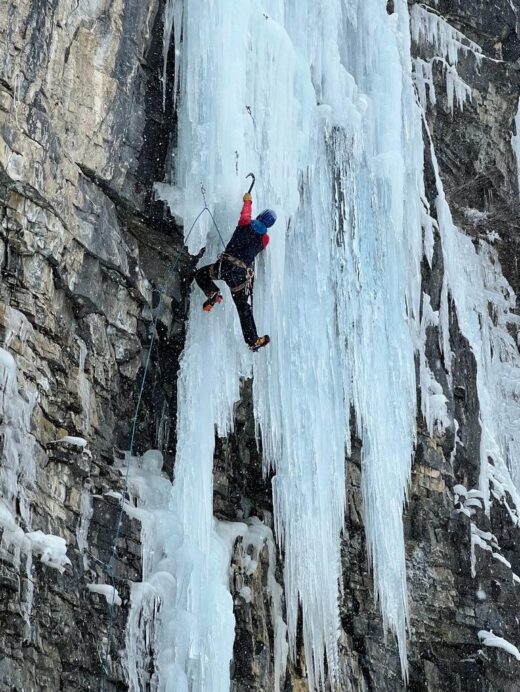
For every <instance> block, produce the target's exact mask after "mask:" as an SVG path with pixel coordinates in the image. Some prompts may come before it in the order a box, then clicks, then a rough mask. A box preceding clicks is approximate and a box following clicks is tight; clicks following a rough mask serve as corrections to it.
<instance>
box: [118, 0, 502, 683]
mask: <svg viewBox="0 0 520 692" xmlns="http://www.w3.org/2000/svg"><path fill="white" fill-rule="evenodd" d="M386 5H387V3H386V1H385V0H350V1H349V2H348V3H347V2H345V1H344V0H329V1H328V2H327V3H316V2H314V1H311V0H298V2H296V0H264V2H263V3H260V2H259V1H257V0H251V2H249V3H241V5H240V8H239V11H237V3H235V2H232V1H231V0H212V1H211V2H207V1H204V0H190V2H189V3H188V2H183V0H169V1H168V2H167V6H166V10H165V42H164V48H165V60H166V57H167V54H168V50H169V45H170V37H171V36H173V37H174V40H175V43H176V48H177V51H176V53H177V54H178V56H177V58H178V59H177V64H176V65H175V78H176V82H177V83H176V87H175V89H174V93H176V94H178V101H177V109H178V134H179V136H178V143H177V148H176V149H175V151H174V152H173V164H172V179H173V184H172V185H166V184H160V185H158V190H159V192H160V194H161V196H162V197H163V198H164V199H166V200H167V201H168V202H169V203H170V207H171V210H172V212H173V213H175V214H176V215H177V216H178V217H179V218H180V219H182V221H183V222H184V225H185V228H186V229H188V228H189V226H190V224H191V222H192V220H193V219H194V218H195V217H196V216H197V214H198V213H199V212H200V209H201V207H202V200H201V194H200V186H201V184H203V185H204V188H205V190H206V196H207V199H208V204H209V206H210V207H211V210H212V212H213V214H214V216H215V219H216V221H217V223H218V225H219V227H220V228H221V229H225V230H224V236H225V237H224V240H225V241H227V240H228V239H229V237H230V235H231V233H232V229H233V228H234V227H235V224H236V220H237V217H238V212H239V209H240V204H241V196H242V194H243V192H244V188H245V187H246V183H245V176H246V174H247V173H249V172H250V171H254V172H255V174H256V176H257V184H256V187H255V189H254V205H255V208H256V209H257V210H259V209H260V208H262V207H263V206H267V205H269V206H270V207H273V208H274V209H275V210H276V211H277V213H278V222H277V224H276V226H275V227H274V228H273V231H272V234H271V244H270V246H269V249H268V251H267V252H266V253H263V255H265V256H263V257H262V258H261V260H260V262H258V263H257V281H256V285H255V318H256V320H257V323H258V326H259V333H268V334H270V336H271V339H272V343H271V344H270V346H269V347H268V348H267V349H264V350H263V352H260V353H258V354H255V355H254V356H252V355H251V354H250V353H249V352H248V351H247V349H246V347H245V346H244V344H243V339H242V335H241V332H240V327H239V324H238V319H237V316H236V314H235V310H234V306H233V304H232V301H231V300H230V296H229V294H228V293H225V300H224V303H223V304H222V305H221V306H219V307H218V310H215V311H213V312H212V313H211V314H210V315H208V314H205V313H203V312H202V311H201V309H200V308H201V302H202V294H201V292H200V291H199V289H198V288H197V287H194V288H193V289H192V300H191V308H190V315H189V322H188V331H187V337H186V345H185V350H184V354H183V356H182V361H181V369H180V374H179V389H178V392H179V395H178V420H177V441H178V442H177V458H176V464H175V478H174V482H173V488H170V486H169V484H168V483H166V485H165V481H164V479H161V478H160V476H158V474H157V471H158V469H157V468H156V464H155V461H154V459H155V457H153V454H152V456H151V457H150V459H149V461H150V460H151V463H152V466H153V469H152V471H153V472H151V473H148V474H147V473H144V471H145V470H146V463H145V461H146V460H145V459H144V460H143V462H142V463H141V464H140V465H139V470H138V472H136V473H137V475H136V476H135V477H134V479H133V482H134V486H133V492H135V494H136V496H137V498H139V499H138V502H137V504H138V509H137V510H135V509H131V508H129V509H128V511H136V512H138V513H139V512H141V515H140V516H141V518H142V519H143V543H144V546H145V556H146V560H145V575H144V581H145V585H140V586H139V588H135V589H134V591H133V593H132V608H133V611H132V612H133V615H132V616H131V619H130V629H129V630H128V632H127V642H128V644H129V647H130V648H131V652H133V654H132V655H129V656H128V660H129V661H131V660H132V659H133V660H134V661H135V660H138V659H139V650H140V646H141V645H140V644H139V640H138V637H137V635H136V632H137V624H136V623H138V622H139V621H140V615H141V614H144V615H145V617H144V621H145V622H147V623H150V621H151V619H152V617H153V612H154V609H155V608H156V604H157V602H159V601H160V603H161V604H162V606H161V608H162V615H160V616H159V618H158V624H157V629H156V630H155V631H153V632H151V631H148V630H147V632H146V642H148V641H149V639H150V638H153V639H154V642H155V647H156V650H157V666H156V669H155V673H154V676H155V677H156V680H155V684H156V688H157V689H159V690H168V691H170V692H182V691H184V690H186V691H187V690H190V691H193V692H203V691H207V692H227V691H228V690H229V685H230V680H229V673H228V671H229V662H230V659H231V657H232V653H233V640H234V615H233V603H232V598H231V595H230V593H229V589H228V584H227V581H228V576H227V575H228V567H229V561H230V550H231V546H232V544H233V541H234V539H235V538H236V537H237V536H245V535H246V534H247V532H248V531H249V530H250V528H248V527H247V526H246V525H245V524H240V523H236V524H228V525H223V524H221V523H219V522H217V521H216V519H215V518H214V516H213V457H214V446H215V430H216V431H217V433H218V435H221V436H226V435H227V434H228V433H229V432H230V431H231V429H232V425H233V406H234V403H235V402H236V401H237V400H238V398H239V395H240V383H241V380H242V378H244V377H250V376H253V377H254V409H255V418H256V422H257V428H258V431H259V435H260V436H261V439H262V445H263V452H264V464H265V472H266V473H271V472H272V474H273V479H272V488H273V505H274V511H275V516H274V521H275V530H276V541H277V544H278V547H279V549H280V550H283V557H284V559H283V569H284V586H285V604H286V617H287V623H286V624H287V628H285V624H284V623H282V622H281V618H280V609H279V607H278V606H277V610H276V612H277V618H278V620H277V621H279V627H278V630H277V634H276V639H277V646H276V652H275V654H276V656H277V662H276V669H277V670H278V671H283V670H284V669H285V662H284V660H282V659H284V658H285V656H286V654H287V650H288V651H289V653H290V654H293V655H294V654H295V653H296V633H297V626H298V618H299V617H301V619H302V622H301V625H302V632H303V641H304V647H305V664H306V667H307V676H308V680H309V689H315V688H321V687H323V685H324V682H325V677H326V671H327V676H328V677H329V678H330V680H331V681H332V683H334V681H335V680H337V679H338V676H339V669H340V661H339V654H338V635H339V629H340V620H339V592H340V588H341V581H342V571H341V570H342V565H341V560H340V547H341V541H342V537H343V530H344V515H345V504H346V473H347V472H348V470H347V469H346V462H345V458H346V455H348V453H349V452H350V436H351V412H353V414H354V417H353V418H352V420H353V421H354V423H355V432H356V433H357V435H358V436H359V437H360V439H361V441H362V483H363V501H364V523H365V527H366V534H367V545H368V549H369V552H370V557H371V564H372V567H373V573H374V583H375V590H376V597H377V599H378V601H379V605H380V609H381V612H382V615H383V620H384V623H385V626H386V627H387V628H388V629H389V630H390V631H392V632H393V633H394V634H395V636H396V637H397V640H398V644H399V651H400V655H401V665H402V670H403V676H404V677H405V678H406V674H407V673H406V669H407V663H406V657H407V655H406V641H407V628H408V599H407V586H406V564H405V546H404V537H403V519H402V517H403V507H404V502H405V499H406V490H407V484H408V481H409V477H410V469H411V460H412V455H413V451H414V444H415V434H416V433H415V431H416V418H417V413H418V411H417V402H416V387H417V384H416V361H417V364H418V370H419V383H420V386H421V401H420V402H419V403H420V407H421V412H422V414H423V415H424V418H425V421H426V424H427V427H428V429H429V431H430V433H431V434H433V432H434V430H436V429H439V430H442V429H444V428H446V427H448V426H449V425H450V420H449V416H448V412H447V408H446V397H445V396H444V394H443V391H442V387H441V385H440V384H438V383H437V382H436V381H435V377H434V374H433V373H432V371H431V370H430V367H429V365H428V362H427V359H426V356H425V341H426V330H427V328H428V327H430V326H432V325H435V326H436V327H438V328H439V329H440V330H441V333H442V336H443V337H444V339H445V343H444V346H445V355H446V358H447V359H448V360H449V343H448V342H449V334H447V333H446V313H445V311H443V312H442V314H441V315H439V314H438V313H434V312H433V310H432V309H431V305H430V302H429V297H428V296H426V295H425V296H422V295H421V272H420V265H421V260H422V257H423V255H424V256H425V257H426V259H427V261H428V262H430V263H431V259H432V254H433V234H434V228H435V229H436V231H437V232H438V233H439V235H440V237H441V240H442V242H443V243H446V245H447V248H446V249H445V253H446V252H448V254H449V252H451V249H452V246H453V248H454V244H456V243H459V245H460V246H461V247H462V244H463V241H462V240H460V238H459V236H461V237H462V234H460V232H459V231H458V230H457V229H456V228H455V227H454V226H453V223H452V221H451V217H449V210H447V208H446V207H447V205H446V203H445V200H444V197H443V192H442V185H441V183H440V181H439V180H438V195H439V200H438V208H437V213H438V215H439V221H438V222H437V221H434V220H433V219H432V218H430V216H429V213H428V205H427V203H426V201H425V191H424V182H423V148H424V143H423V137H422V108H423V107H425V106H426V101H427V99H426V87H428V89H429V97H430V99H433V96H434V95H433V92H432V89H433V85H432V81H431V66H430V67H428V65H427V64H426V63H424V62H423V63H421V64H419V63H417V62H416V64H415V74H414V70H413V67H412V58H411V47H410V43H411V34H410V16H409V12H408V6H407V2H406V1H405V0H395V2H394V12H393V13H392V14H389V13H388V12H387V7H386ZM416 12H419V10H416ZM416 22H420V23H419V24H418V25H417V24H416V30H415V33H416V35H417V36H418V37H420V36H423V38H424V37H426V39H427V40H430V41H431V42H432V44H434V45H435V48H436V49H438V50H441V51H444V52H446V56H447V58H449V60H450V63H447V65H448V67H450V68H453V69H451V71H450V72H449V74H450V75H452V82H453V79H454V77H453V75H454V74H455V73H456V71H455V72H454V70H455V67H454V65H455V63H456V60H457V56H458V52H457V51H455V53H454V52H453V50H452V51H451V53H450V46H451V45H452V44H453V43H455V44H457V46H458V44H459V43H460V40H459V39H460V37H459V35H458V34H457V35H456V36H455V37H454V36H452V34H451V33H450V32H449V31H448V30H447V29H446V27H445V26H444V25H443V24H441V23H440V20H438V19H437V18H436V16H433V20H432V17H431V16H429V15H427V14H426V15H425V14H424V12H422V14H420V16H418V18H417V17H416ZM432 22H434V25H433V24H432ZM435 22H436V23H435ZM417 27H418V28H417ZM432 27H433V28H432ZM452 33H453V32H452ZM461 45H462V48H463V49H464V50H466V51H472V52H475V53H477V48H478V47H475V46H474V45H473V44H468V45H467V46H466V45H465V44H461ZM457 50H459V49H457ZM443 59H444V57H443ZM477 59H478V57H477ZM165 70H166V67H165ZM412 76H414V78H415V86H414V82H413V77H412ZM452 82H450V81H449V79H448V78H447V84H448V92H449V93H451V99H450V103H451V106H452V107H454V106H455V105H457V104H459V105H462V103H463V101H464V99H465V98H466V97H469V92H468V91H467V89H463V88H462V87H461V86H460V83H459V82H457V83H456V84H455V83H454V82H453V83H452ZM450 84H451V87H450ZM454 84H455V86H453V85H454ZM457 85H458V86H457ZM464 86H465V87H467V85H464ZM459 87H460V88H459ZM450 89H451V92H450ZM457 89H458V90H457ZM468 89H470V88H469V87H468ZM459 92H460V93H459ZM454 94H455V96H456V97H457V98H456V99H454V97H453V95H454ZM461 102H462V103H461ZM437 173H438V172H437ZM437 177H439V176H437ZM468 243H469V244H470V245H471V243H470V241H468ZM203 247H205V248H206V252H205V255H204V258H203V259H202V260H201V263H204V264H206V263H208V262H210V261H214V260H215V258H216V256H217V254H218V253H219V252H220V251H221V250H222V247H221V244H220V240H219V238H218V235H217V234H216V233H215V230H214V228H213V226H212V224H211V220H210V219H209V218H206V217H204V218H203V219H202V220H201V222H200V224H199V225H198V226H197V227H196V228H195V230H194V231H193V233H192V234H191V236H190V238H189V239H188V249H189V250H190V252H192V253H197V252H198V251H199V250H201V248H203ZM454 251H455V249H454ZM466 254H467V256H469V255H470V251H469V249H468V250H467V252H466ZM472 257H473V256H472ZM475 262H478V259H477V258H476V255H475ZM446 263H447V266H448V272H447V276H446V278H445V289H444V290H445V293H444V298H446V296H447V292H448V291H451V292H453V291H454V292H455V299H456V301H457V309H460V310H464V309H465V306H464V304H463V303H464V301H463V298H464V296H463V295H462V294H463V293H464V290H465V288H464V285H463V281H462V279H457V278H456V277H455V275H454V272H452V269H451V268H450V266H449V262H446ZM466 288H467V286H466ZM459 289H460V290H459ZM461 291H462V293H461ZM444 307H445V308H446V309H447V303H446V302H445V303H444ZM472 309H473V307H472V306H469V307H468V310H472ZM508 309H509V304H508V305H507V306H505V307H504V311H505V312H507V311H508ZM504 314H505V313H504ZM504 319H505V318H504ZM461 324H462V328H463V330H465V331H466V330H467V331H468V333H469V332H471V330H472V329H473V325H472V324H470V323H469V322H468V323H467V327H466V322H464V320H463V319H461ZM473 336H474V338H473V340H472V339H471V334H470V335H469V336H468V338H469V339H470V343H471V345H472V346H473V347H475V348H477V347H478V346H479V343H480V342H479V339H478V338H477V336H476V335H473ZM446 339H447V340H448V342H447V341H446ZM504 339H505V337H504ZM504 344H505V341H504ZM507 346H508V344H505V346H504V348H506V347H507ZM478 365H479V367H480V366H481V367H482V368H484V367H485V363H481V362H480V361H479V363H478ZM501 376H502V374H500V377H501ZM480 381H481V382H483V379H482V378H481V380H480ZM500 386H503V387H505V384H504V383H503V382H502V381H501V384H500ZM479 391H481V392H487V391H488V390H487V389H485V387H484V385H482V387H481V388H480V390H479ZM487 430H488V429H487ZM489 430H490V428H489ZM507 432H508V430H505V429H504V426H502V429H501V430H500V431H499V432H498V433H497V434H496V435H494V433H493V431H491V432H490V433H489V434H490V435H492V437H493V443H494V444H500V436H501V435H502V437H504V439H505V437H506V436H507ZM515 444H516V443H515ZM515 448H516V447H515ZM483 453H484V452H483ZM497 456H498V455H497ZM159 468H160V466H159ZM486 468H487V467H486ZM500 471H501V472H503V473H504V474H506V473H507V464H506V462H505V461H504V463H503V465H501V466H500ZM483 479H484V480H483V483H484V482H485V481H486V479H487V476H485V474H484V475H483ZM271 552H273V551H271ZM347 569H348V566H347ZM146 584H147V586H146ZM271 587H272V592H273V594H274V593H275V592H276V591H277V586H276V584H275V583H274V577H273V583H272V584H271ZM157 599H159V601H158V600H157ZM148 626H149V625H147V627H148ZM286 630H287V643H285V641H284V637H285V632H286ZM129 633H130V634H129ZM136 637H137V638H136ZM130 648H129V653H130ZM141 650H142V651H145V650H148V649H147V645H146V644H142V646H141ZM143 655H144V654H143ZM132 665H133V664H132ZM136 665H137V664H136ZM136 665H133V668H132V670H131V671H130V681H131V687H132V689H135V690H138V689H140V687H139V685H140V675H141V672H142V670H141V672H140V670H139V666H138V665H137V667H136ZM141 665H142V661H141ZM144 667H145V666H143V667H142V669H144ZM280 682H281V681H277V684H278V683H280ZM154 689H155V688H154Z"/></svg>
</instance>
